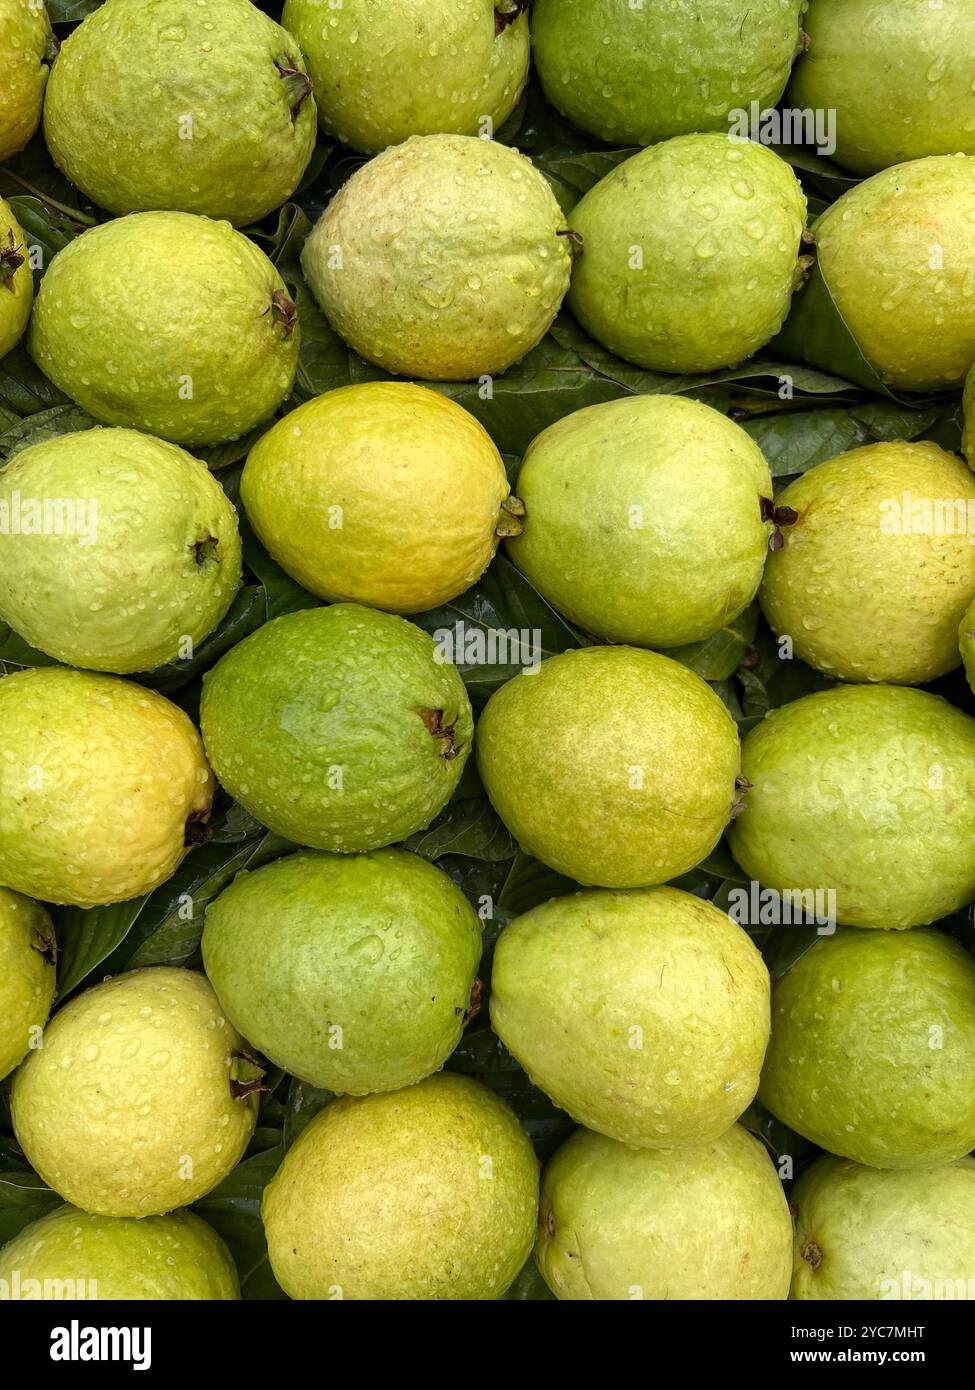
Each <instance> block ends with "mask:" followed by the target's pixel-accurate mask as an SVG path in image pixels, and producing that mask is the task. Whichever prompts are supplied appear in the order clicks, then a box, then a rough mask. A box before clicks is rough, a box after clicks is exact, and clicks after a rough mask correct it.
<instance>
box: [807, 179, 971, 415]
mask: <svg viewBox="0 0 975 1390" xmlns="http://www.w3.org/2000/svg"><path fill="white" fill-rule="evenodd" d="M973 222H975V158H973V157H971V156H969V155H962V154H959V155H945V156H932V157H931V158H930V159H916V160H913V161H912V162H911V163H909V164H898V165H897V166H896V167H895V168H893V169H888V170H886V171H885V172H884V173H882V174H875V175H874V176H873V178H871V179H867V180H866V181H865V182H864V183H860V184H857V185H856V187H855V188H851V189H850V190H849V191H848V192H847V193H844V194H843V196H842V197H841V198H838V199H837V201H836V202H835V203H833V204H832V205H831V206H830V207H828V208H827V209H826V211H825V212H824V213H823V215H822V216H821V217H820V218H819V220H818V221H817V222H816V224H815V225H814V227H813V232H814V234H815V237H816V243H817V246H818V257H819V264H820V267H821V269H822V273H823V278H824V279H825V281H826V284H827V286H828V287H829V291H830V293H831V295H832V297H833V300H834V302H835V304H836V307H837V309H838V310H839V312H840V313H841V314H842V316H843V319H844V321H845V323H846V326H847V328H848V329H849V330H850V332H851V333H852V335H853V337H854V338H855V339H856V341H857V343H858V345H859V347H860V351H861V352H862V354H863V356H864V358H865V359H866V361H867V362H868V363H869V364H870V366H871V367H872V368H873V370H874V371H875V372H876V373H877V375H878V376H879V377H880V379H881V381H883V383H884V384H885V385H886V386H887V387H888V388H889V389H891V390H894V391H944V390H955V389H956V388H958V387H960V386H961V384H962V382H963V381H964V379H965V374H966V372H967V371H968V370H969V368H970V367H971V365H972V361H973V360H975V296H973V295H972V294H971V283H972V278H973V276H975V249H973V246H972V223H973ZM933 249H936V250H937V252H938V258H939V261H940V265H939V266H938V268H937V269H934V268H933V267H932V264H931V262H932V253H933Z"/></svg>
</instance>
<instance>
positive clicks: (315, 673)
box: [200, 603, 474, 853]
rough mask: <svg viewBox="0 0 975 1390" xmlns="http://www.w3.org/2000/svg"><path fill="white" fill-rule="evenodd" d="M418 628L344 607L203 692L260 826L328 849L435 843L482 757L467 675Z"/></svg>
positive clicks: (251, 656) (238, 662)
mask: <svg viewBox="0 0 975 1390" xmlns="http://www.w3.org/2000/svg"><path fill="white" fill-rule="evenodd" d="M439 658H440V653H439V649H438V648H437V647H436V645H435V643H434V641H433V639H432V638H431V637H428V636H427V634H426V633H425V632H422V631H421V630H420V629H419V628H418V627H414V625H413V624H412V623H408V622H407V621H406V619H405V618H397V617H394V616H393V615H392V614H389V613H379V612H377V611H376V610H375V609H372V608H360V607H359V606H358V605H357V604H354V603H339V604H335V605H334V606H333V607H331V608H311V609H305V610H303V611H302V612H299V613H288V614H285V615H284V616H283V617H280V618H275V619H273V620H272V621H271V622H269V623H266V624H265V626H264V627H262V628H259V629H258V630H257V632H255V633H252V634H251V636H250V637H247V638H245V639H244V641H243V642H240V643H239V644H238V645H237V646H236V647H234V648H233V650H232V651H229V652H228V653H227V655H226V656H225V657H223V658H222V659H221V660H220V661H219V662H218V663H217V665H216V666H215V667H214V668H213V669H212V670H211V671H208V672H207V674H206V675H205V676H204V678H203V699H202V702H201V705H200V726H201V729H202V731H203V741H204V743H205V745H206V749H207V755H208V756H209V758H210V760H211V762H212V764H213V768H214V771H215V772H216V774H217V776H218V778H219V779H220V781H221V782H222V783H223V785H224V787H226V789H227V791H228V792H230V794H231V796H233V797H235V798H236V800H238V801H240V802H242V803H243V805H244V806H246V808H247V809H248V811H250V812H251V814H252V815H254V816H256V817H257V819H258V820H259V821H261V822H262V823H263V824H264V825H266V826H267V827H268V828H269V829H270V830H273V831H274V832H275V833H276V834H278V835H285V836H287V837H288V839H291V840H295V841H297V843H298V844H301V845H310V846H311V847H312V848H314V849H328V850H336V851H339V852H343V853H344V852H348V851H350V850H370V849H381V848H382V847H383V846H384V845H390V844H393V843H394V841H397V840H405V839H406V838H407V837H408V836H410V835H412V834H414V833H415V832H416V831H417V830H423V829H425V828H426V827H427V826H428V825H429V824H430V822H431V821H432V820H433V818H434V817H435V816H436V815H438V814H439V812H440V811H442V810H443V808H444V806H445V805H446V804H447V802H448V801H449V800H450V797H451V796H452V794H453V792H454V789H455V788H456V786H457V783H458V782H459V781H460V774H461V772H462V771H463V769H464V764H465V763H466V761H467V758H468V755H469V753H470V749H471V740H472V737H473V731H474V723H473V717H472V715H471V707H470V701H469V700H468V698H467V692H466V691H465V689H464V684H463V682H462V681H461V678H460V676H459V675H458V673H457V669H456V667H454V666H452V665H451V664H450V663H449V662H447V661H444V660H441V659H439Z"/></svg>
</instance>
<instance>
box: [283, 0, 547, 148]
mask: <svg viewBox="0 0 975 1390" xmlns="http://www.w3.org/2000/svg"><path fill="white" fill-rule="evenodd" d="M525 8H527V6H526V5H525V4H524V3H520V2H516V0H382V3H381V4H376V3H375V0H343V3H342V4H341V5H339V6H336V5H334V4H331V3H330V2H329V0H286V3H285V7H284V14H283V16H282V23H283V24H284V25H285V27H286V28H287V29H288V30H289V31H290V32H291V33H292V34H294V35H295V37H296V38H297V40H298V42H299V43H300V44H301V47H302V50H303V51H304V54H305V58H306V61H307V64H308V71H309V73H310V74H311V77H312V81H313V82H314V84H315V98H316V101H317V103H318V121H319V124H320V126H321V128H322V130H323V131H324V132H325V134H326V135H328V136H330V137H331V138H332V139H335V140H342V141H343V142H344V143H345V144H347V145H352V146H353V148H354V149H357V150H363V151H365V153H367V154H378V153H379V152H380V150H384V149H386V147H387V146H388V145H398V144H400V143H401V142H402V141H403V140H406V139H408V138H409V136H411V135H436V134H438V133H440V132H445V133H451V134H454V135H481V134H485V133H486V134H487V135H488V136H491V135H493V133H494V131H495V130H496V129H497V127H498V126H500V125H502V124H503V123H504V121H506V120H507V118H508V117H509V116H510V115H511V112H512V111H513V110H514V108H515V106H516V104H517V102H518V98H519V97H520V96H521V92H522V88H523V87H524V85H525V80H526V79H527V77H528V59H529V40H528V16H527V15H526V14H520V13H519V11H520V10H523V9H525Z"/></svg>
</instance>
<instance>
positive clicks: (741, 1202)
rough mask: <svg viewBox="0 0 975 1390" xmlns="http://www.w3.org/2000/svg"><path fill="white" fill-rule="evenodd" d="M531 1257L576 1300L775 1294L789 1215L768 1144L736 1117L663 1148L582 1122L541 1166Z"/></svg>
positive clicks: (787, 1249) (785, 1272)
mask: <svg viewBox="0 0 975 1390" xmlns="http://www.w3.org/2000/svg"><path fill="white" fill-rule="evenodd" d="M535 1258H536V1259H537V1261H538V1267H539V1269H540V1270H541V1273H542V1277H543V1279H544V1280H545V1282H546V1284H548V1286H549V1288H550V1289H551V1290H552V1292H553V1293H554V1294H555V1296H556V1297H557V1298H560V1299H565V1300H569V1301H573V1302H583V1301H590V1300H592V1301H598V1302H603V1301H606V1300H613V1301H621V1300H631V1299H634V1298H642V1299H650V1300H654V1301H656V1300H658V1299H659V1300H663V1299H666V1300H668V1301H674V1300H694V1301H696V1300H721V1301H727V1300H729V1299H735V1300H738V1299H762V1300H772V1299H775V1300H778V1299H784V1298H787V1297H788V1293H789V1274H790V1269H791V1264H792V1219H791V1217H790V1215H789V1206H788V1203H787V1202H786V1199H785V1196H784V1194H783V1191H782V1184H781V1183H780V1182H779V1179H778V1176H777V1175H776V1172H775V1168H774V1167H773V1165H772V1160H771V1159H770V1158H769V1156H768V1152H767V1150H766V1149H765V1148H764V1146H763V1145H762V1144H761V1143H760V1142H759V1141H758V1140H757V1139H754V1138H753V1137H752V1135H750V1134H749V1133H748V1131H747V1130H744V1129H742V1128H741V1126H740V1125H732V1127H731V1128H730V1129H728V1130H726V1132H725V1133H724V1134H722V1135H720V1136H718V1137H717V1138H715V1139H714V1140H712V1141H711V1142H710V1143H707V1144H701V1145H700V1146H699V1147H696V1148H693V1149H656V1150H650V1149H633V1148H630V1147H629V1146H628V1145H626V1144H617V1143H616V1142H615V1141H614V1140H612V1139H607V1138H605V1137H604V1136H603V1135H601V1134H591V1133H590V1132H589V1131H588V1130H585V1129H580V1130H577V1131H576V1132H575V1134H573V1135H572V1137H571V1138H570V1139H568V1140H567V1141H566V1143H564V1144H563V1145H562V1147H561V1148H560V1149H559V1150H558V1152H557V1153H556V1155H555V1157H554V1158H553V1159H552V1161H551V1162H550V1163H549V1165H548V1167H547V1168H546V1169H545V1172H544V1174H543V1177H542V1200H541V1210H540V1212H539V1220H538V1240H537V1242H536V1245H535Z"/></svg>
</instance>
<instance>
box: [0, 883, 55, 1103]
mask: <svg viewBox="0 0 975 1390" xmlns="http://www.w3.org/2000/svg"><path fill="white" fill-rule="evenodd" d="M56 956H57V944H56V942H55V939H54V927H53V925H52V923H51V919H50V917H49V916H48V915H47V913H46V912H45V911H44V909H43V908H42V907H41V906H40V905H39V904H38V903H35V902H31V900H30V898H24V897H21V895H20V894H19V893H11V891H10V889H9V888H0V1081H2V1080H3V1078H4V1077H5V1076H7V1075H9V1073H10V1072H12V1071H13V1069H14V1067H16V1066H18V1065H19V1064H20V1063H21V1062H22V1061H23V1059H24V1057H25V1056H26V1055H27V1052H28V1050H29V1049H30V1047H31V1046H37V1045H38V1044H39V1043H40V1033H41V1029H42V1028H43V1027H44V1024H45V1023H46V1022H47V1016H48V1014H49V1013H50V1012H51V1005H52V1003H53V1002H54V983H55V975H56V971H55V958H56Z"/></svg>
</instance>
